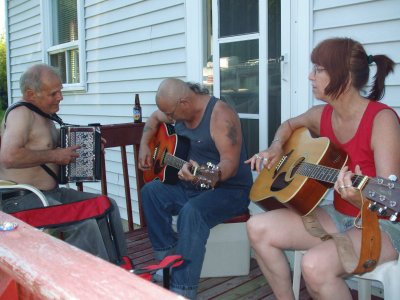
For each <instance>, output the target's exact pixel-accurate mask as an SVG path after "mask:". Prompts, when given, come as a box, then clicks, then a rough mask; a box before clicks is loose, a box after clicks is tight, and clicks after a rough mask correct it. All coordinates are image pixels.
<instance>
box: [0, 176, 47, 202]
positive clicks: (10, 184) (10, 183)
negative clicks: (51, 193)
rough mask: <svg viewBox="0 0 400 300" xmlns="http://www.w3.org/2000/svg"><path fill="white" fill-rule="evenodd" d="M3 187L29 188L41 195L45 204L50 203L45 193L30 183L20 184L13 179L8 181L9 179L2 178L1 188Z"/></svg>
mask: <svg viewBox="0 0 400 300" xmlns="http://www.w3.org/2000/svg"><path fill="white" fill-rule="evenodd" d="M1 189H21V190H29V191H31V192H32V193H34V194H36V196H38V197H39V199H40V201H42V203H43V206H49V203H48V202H47V199H46V197H45V196H44V195H43V193H42V192H41V191H40V190H39V189H37V188H35V187H34V186H31V185H29V184H18V183H16V182H13V181H8V180H0V190H1Z"/></svg>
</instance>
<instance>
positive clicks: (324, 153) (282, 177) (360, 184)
mask: <svg viewBox="0 0 400 300" xmlns="http://www.w3.org/2000/svg"><path fill="white" fill-rule="evenodd" d="M283 150H284V153H285V154H284V155H283V156H282V157H281V159H280V160H279V162H277V163H276V165H275V166H274V167H272V168H271V169H269V170H268V169H266V168H265V169H263V170H262V171H261V172H260V174H259V175H258V177H257V179H256V180H255V182H254V184H253V186H252V188H251V191H250V199H251V200H252V201H253V202H255V203H256V204H257V205H259V206H260V207H261V208H263V209H266V210H268V209H270V207H271V206H274V204H273V203H271V202H274V201H276V200H277V201H278V202H279V203H280V204H283V205H284V206H286V207H289V208H292V209H294V210H295V211H297V212H298V213H299V214H300V215H307V214H309V213H310V212H311V211H312V210H313V209H314V208H315V207H316V206H317V205H318V204H319V203H320V202H321V201H322V200H323V198H324V196H325V194H326V193H327V191H328V189H329V188H331V187H333V185H334V183H335V182H336V179H337V177H338V174H339V171H340V169H341V168H342V167H343V166H344V165H345V164H346V162H347V154H346V153H345V152H344V151H342V150H341V149H338V148H337V147H335V146H334V145H333V144H332V143H331V142H330V141H329V139H328V138H325V137H319V138H313V137H311V134H310V132H309V131H308V129H306V128H299V129H297V130H296V131H295V132H294V133H293V134H292V136H291V137H290V139H289V140H288V141H287V142H286V144H285V145H284V146H283ZM352 185H353V186H354V187H355V188H357V189H360V190H362V193H363V195H364V197H366V198H368V199H369V200H371V203H370V208H371V209H374V210H378V213H379V214H381V215H386V214H388V213H390V214H391V220H392V221H394V220H396V218H397V213H398V212H399V203H398V201H397V199H399V197H400V195H399V194H398V191H399V187H400V185H399V184H398V183H397V182H394V181H391V180H387V179H384V178H379V177H378V178H370V177H368V176H363V175H355V176H353V178H352ZM395 196H396V197H395ZM275 206H276V204H275Z"/></svg>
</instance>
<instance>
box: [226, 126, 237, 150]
mask: <svg viewBox="0 0 400 300" xmlns="http://www.w3.org/2000/svg"><path fill="white" fill-rule="evenodd" d="M227 126H228V134H227V136H228V138H229V139H230V140H231V142H232V145H236V144H237V143H238V139H237V134H238V133H237V130H236V127H235V125H234V124H232V123H231V122H228V124H227Z"/></svg>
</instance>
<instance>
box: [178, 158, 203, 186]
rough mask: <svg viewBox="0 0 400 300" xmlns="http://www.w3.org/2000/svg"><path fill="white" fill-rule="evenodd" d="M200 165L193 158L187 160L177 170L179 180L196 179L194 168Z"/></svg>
mask: <svg viewBox="0 0 400 300" xmlns="http://www.w3.org/2000/svg"><path fill="white" fill-rule="evenodd" d="M199 167H200V165H199V164H198V163H197V162H195V161H194V160H189V162H187V163H185V164H183V166H182V168H181V169H180V170H179V172H178V177H179V179H180V180H185V181H190V182H192V181H193V180H195V179H196V170H197V169H198V168H199Z"/></svg>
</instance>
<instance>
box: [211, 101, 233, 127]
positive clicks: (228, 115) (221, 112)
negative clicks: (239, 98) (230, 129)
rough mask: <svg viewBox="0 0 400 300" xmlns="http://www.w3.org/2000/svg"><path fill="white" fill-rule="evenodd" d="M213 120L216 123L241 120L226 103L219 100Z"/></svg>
mask: <svg viewBox="0 0 400 300" xmlns="http://www.w3.org/2000/svg"><path fill="white" fill-rule="evenodd" d="M212 119H214V121H215V122H221V121H227V120H231V121H232V122H236V121H238V120H239V116H238V114H237V112H236V111H235V110H234V109H233V108H232V107H231V106H230V105H229V104H227V103H226V102H224V101H222V100H219V101H217V103H216V104H215V107H214V110H213V112H212Z"/></svg>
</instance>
